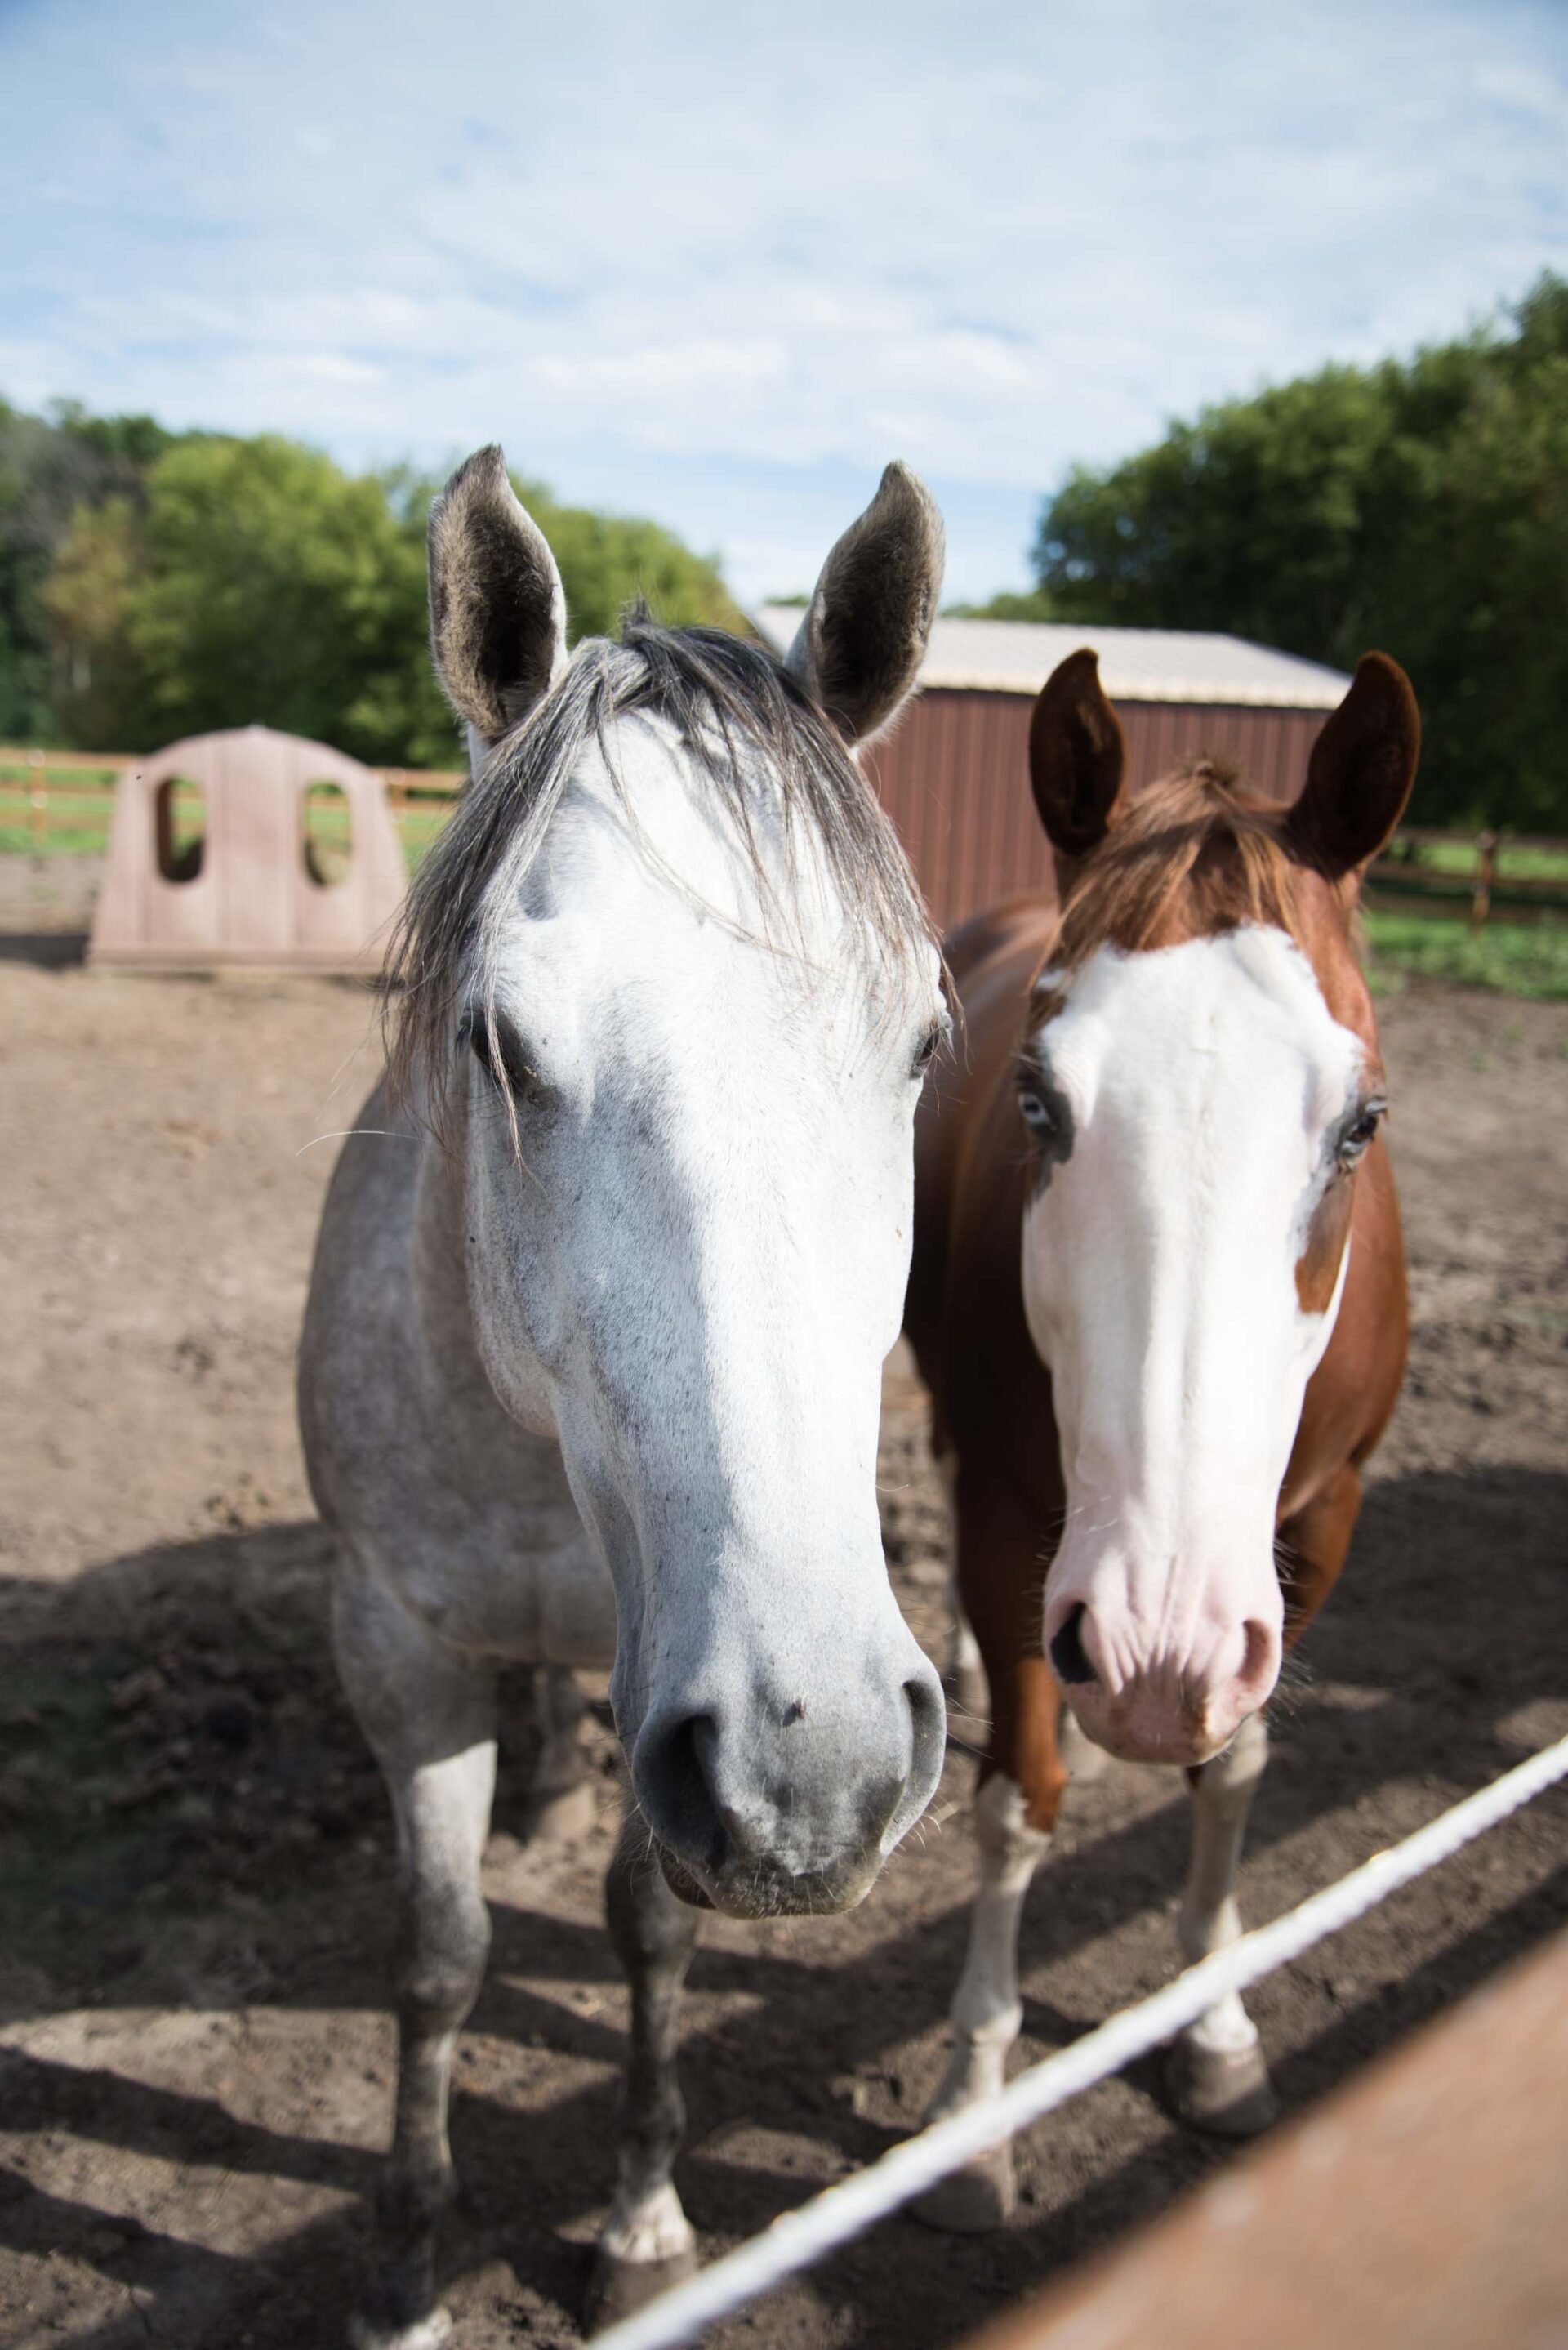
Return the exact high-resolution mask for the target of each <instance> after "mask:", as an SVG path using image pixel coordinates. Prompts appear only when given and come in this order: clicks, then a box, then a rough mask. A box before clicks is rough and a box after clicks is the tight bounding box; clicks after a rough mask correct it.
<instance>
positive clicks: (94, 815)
mask: <svg viewBox="0 0 1568 2350" xmlns="http://www.w3.org/2000/svg"><path fill="white" fill-rule="evenodd" d="M114 772H115V771H114V769H113V768H111V767H105V768H104V769H102V770H101V771H100V770H98V769H95V768H82V769H80V770H78V771H76V772H75V773H73V774H72V775H71V776H70V779H69V785H68V786H67V787H62V785H61V783H60V781H59V780H58V779H57V777H55V776H51V778H50V784H49V810H48V813H49V829H48V834H47V840H48V854H49V855H50V856H51V857H101V856H102V855H103V853H104V851H105V849H106V848H107V847H108V845H109V797H108V795H107V792H106V790H105V786H106V785H109V784H110V783H112V781H113V777H114ZM29 782H30V776H29V773H28V770H27V769H26V767H25V766H21V765H17V764H12V763H8V762H0V857H26V856H28V855H30V854H31V853H32V852H33V850H34V847H35V837H34V835H33V833H32V831H31V829H30V826H29V820H28V819H29V810H28V805H27V799H26V791H27V786H28V785H29ZM78 785H79V789H78V788H77V786H78ZM450 813H451V804H450V802H447V801H444V800H441V799H430V800H421V799H419V798H412V799H410V801H409V802H408V803H407V805H406V807H405V810H404V815H403V819H402V822H401V824H400V827H399V833H400V839H401V841H402V847H403V857H404V860H405V862H406V864H407V866H408V868H409V870H410V873H412V872H414V871H415V870H417V868H418V867H419V865H420V864H421V860H422V859H423V858H424V857H425V856H426V855H427V854H428V853H429V850H430V848H431V845H432V843H433V842H434V840H435V838H436V837H437V835H438V834H439V833H440V832H441V828H442V827H443V825H444V824H445V823H446V821H447V819H448V816H449V815H450ZM304 823H305V831H306V837H307V839H308V840H309V842H310V843H311V845H312V847H313V849H314V851H315V861H316V863H317V868H318V870H319V871H320V873H321V875H322V878H324V879H332V878H335V873H336V871H337V869H338V868H340V867H341V863H342V859H343V856H344V852H345V850H346V848H347V846H348V809H347V806H345V804H344V803H343V801H342V798H341V796H340V795H339V794H338V793H337V790H336V789H335V787H332V786H327V785H313V786H312V787H311V788H310V790H309V792H308V793H307V795H306V806H305V816H304ZM201 829H202V804H201V795H200V793H199V792H198V791H197V790H196V788H195V786H194V785H191V786H189V787H182V788H180V789H179V790H177V791H176V794H175V800H174V836H175V847H176V848H182V847H185V845H186V844H187V842H188V841H190V840H192V839H193V838H194V837H196V836H197V834H198V833H199V832H200V831H201ZM1502 864H1503V869H1504V873H1505V874H1511V875H1513V876H1515V877H1517V878H1518V879H1521V880H1524V879H1529V880H1533V881H1550V882H1561V883H1562V884H1563V886H1564V888H1568V848H1565V849H1552V848H1511V847H1509V846H1508V845H1507V844H1506V843H1505V844H1504V847H1503V851H1502ZM1473 866H1474V851H1473V849H1472V847H1470V845H1469V843H1467V842H1465V841H1458V840H1456V841H1424V842H1422V843H1421V844H1420V847H1419V857H1418V859H1417V860H1415V861H1414V862H1413V867H1412V870H1413V872H1416V873H1422V874H1433V875H1439V874H1440V875H1441V876H1443V877H1444V878H1445V879H1448V878H1450V877H1451V878H1452V879H1455V880H1460V879H1465V878H1468V876H1469V874H1470V872H1471V871H1472V870H1473ZM1500 896H1501V892H1500ZM1467 905H1468V901H1467V899H1464V898H1463V897H1460V898H1457V899H1455V901H1454V903H1453V907H1452V910H1449V908H1448V907H1447V906H1445V907H1444V908H1443V909H1442V910H1438V909H1437V908H1436V907H1432V906H1422V905H1419V904H1417V903H1416V902H1413V901H1410V900H1406V901H1404V902H1403V903H1401V901H1400V900H1399V899H1398V897H1397V890H1396V891H1393V892H1386V893H1385V892H1383V891H1381V890H1380V891H1379V893H1378V898H1377V899H1376V901H1375V902H1374V903H1372V904H1371V905H1369V906H1368V908H1367V910H1366V940H1367V948H1368V963H1369V969H1370V973H1371V979H1372V985H1373V989H1374V992H1375V993H1381V994H1387V993H1392V992H1394V991H1395V990H1397V989H1398V988H1401V987H1403V986H1404V985H1405V984H1406V983H1407V981H1408V980H1410V979H1434V980H1444V981H1448V982H1449V983H1453V984H1455V985H1458V986H1461V987H1484V988H1490V989H1492V990H1494V991H1497V992H1501V993H1504V994H1509V995H1526V996H1536V997H1542V998H1547V999H1557V1000H1568V919H1564V918H1563V916H1562V915H1560V914H1556V913H1552V914H1543V915H1542V917H1541V918H1540V919H1539V920H1534V921H1511V920H1507V919H1506V918H1503V919H1499V918H1498V915H1497V914H1495V913H1494V917H1493V920H1491V921H1490V923H1489V924H1488V925H1487V927H1486V929H1485V930H1484V931H1480V932H1477V933H1472V932H1471V931H1470V930H1469V925H1468V923H1467V922H1466V920H1464V915H1465V912H1466V910H1467Z"/></svg>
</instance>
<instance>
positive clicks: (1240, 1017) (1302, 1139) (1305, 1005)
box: [1023, 927, 1363, 1726]
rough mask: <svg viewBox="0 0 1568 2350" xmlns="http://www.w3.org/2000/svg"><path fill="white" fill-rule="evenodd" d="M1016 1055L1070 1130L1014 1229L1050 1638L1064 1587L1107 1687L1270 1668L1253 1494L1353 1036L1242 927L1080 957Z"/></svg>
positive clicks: (1320, 1320)
mask: <svg viewBox="0 0 1568 2350" xmlns="http://www.w3.org/2000/svg"><path fill="white" fill-rule="evenodd" d="M1034 1053H1035V1056H1036V1057H1037V1058H1038V1060H1039V1063H1040V1065H1041V1066H1042V1069H1043V1071H1044V1073H1045V1076H1046V1079H1047V1082H1048V1086H1049V1088H1050V1089H1051V1090H1052V1091H1053V1092H1054V1094H1055V1096H1056V1097H1058V1099H1059V1100H1060V1102H1061V1103H1062V1104H1064V1107H1065V1110H1066V1114H1067V1117H1068V1118H1070V1121H1071V1128H1072V1136H1071V1149H1070V1150H1069V1152H1068V1155H1067V1156H1066V1158H1065V1159H1064V1160H1063V1161H1061V1163H1058V1164H1055V1165H1054V1166H1052V1167H1051V1168H1050V1170H1049V1180H1048V1181H1047V1182H1046V1183H1045V1184H1044V1188H1043V1189H1042V1190H1041V1191H1039V1192H1038V1194H1037V1195H1036V1196H1035V1198H1034V1199H1033V1201H1032V1203H1031V1205H1030V1208H1029V1210H1028V1211H1027V1213H1026V1216H1025V1220H1024V1228H1023V1294H1024V1302H1025V1309H1026V1312H1027V1315H1028V1320H1029V1327H1030V1331H1031V1335H1032V1336H1033V1341H1034V1344H1035V1346H1036V1347H1037V1348H1038V1349H1039V1352H1040V1354H1041V1356H1042V1357H1043V1359H1044V1362H1045V1363H1046V1364H1047V1366H1048V1367H1049V1368H1050V1370H1051V1373H1052V1377H1053V1382H1054V1399H1055V1410H1056V1419H1057V1423H1058V1427H1059V1430H1060V1434H1061V1442H1062V1458H1063V1469H1064V1476H1065V1481H1066V1487H1067V1504H1068V1516H1067V1523H1066V1529H1065V1532H1064V1538H1063V1543H1062V1547H1061V1551H1060V1553H1059V1555H1058V1557H1057V1561H1056V1564H1055V1566H1054V1569H1053V1572H1052V1575H1051V1582H1050V1589H1049V1592H1048V1597H1047V1619H1046V1637H1047V1638H1048V1639H1049V1638H1053V1637H1054V1632H1055V1630H1056V1629H1057V1628H1059V1627H1060V1624H1061V1622H1062V1620H1063V1618H1064V1616H1065V1614H1066V1613H1067V1611H1068V1607H1069V1606H1071V1605H1074V1604H1077V1603H1079V1602H1081V1603H1083V1604H1084V1605H1085V1607H1087V1609H1088V1619H1087V1620H1086V1622H1085V1632H1086V1634H1087V1635H1088V1637H1089V1638H1090V1640H1091V1646H1090V1657H1091V1661H1092V1662H1093V1663H1094V1664H1095V1666H1096V1668H1097V1669H1098V1671H1099V1673H1100V1674H1101V1677H1102V1679H1103V1680H1104V1682H1105V1685H1106V1689H1107V1690H1109V1691H1110V1692H1111V1693H1112V1694H1113V1695H1114V1694H1116V1692H1117V1691H1119V1690H1124V1689H1127V1688H1130V1687H1133V1686H1134V1685H1137V1684H1140V1683H1141V1684H1145V1685H1147V1684H1150V1683H1158V1685H1159V1686H1160V1687H1162V1688H1163V1689H1164V1690H1166V1691H1167V1693H1168V1694H1170V1693H1171V1692H1174V1694H1175V1698H1176V1700H1178V1701H1179V1700H1181V1699H1182V1698H1184V1697H1185V1698H1192V1697H1194V1696H1196V1697H1198V1698H1199V1699H1201V1700H1205V1701H1207V1700H1208V1699H1209V1698H1210V1697H1215V1696H1216V1694H1217V1693H1218V1692H1222V1691H1223V1690H1224V1689H1225V1688H1226V1687H1227V1685H1228V1684H1230V1683H1231V1682H1232V1681H1233V1680H1234V1679H1235V1677H1236V1676H1238V1675H1240V1674H1241V1673H1242V1672H1243V1670H1244V1669H1247V1668H1248V1661H1249V1657H1250V1656H1251V1660H1252V1663H1253V1665H1256V1662H1257V1659H1258V1656H1259V1655H1260V1654H1261V1648H1260V1643H1261V1642H1264V1636H1265V1635H1266V1636H1267V1641H1266V1642H1264V1645H1268V1644H1272V1659H1273V1660H1274V1663H1275V1664H1277V1658H1278V1643H1279V1632H1280V1625H1281V1616H1282V1607H1281V1596H1280V1591H1279V1586H1278V1579H1277V1575H1276V1573H1275V1568H1274V1559H1273V1532H1274V1511H1275V1505H1276V1503H1277V1499H1278V1495H1279V1490H1280V1484H1281V1481H1282V1477H1283V1475H1284V1471H1285V1468H1286V1464H1287V1462H1288V1461H1289V1457H1290V1451H1291V1446H1292V1442H1293V1439H1294V1435H1295V1430H1296V1425H1297V1421H1298V1419H1299V1417H1300V1413H1301V1406H1302V1399H1303V1393H1304V1390H1305V1388H1306V1383H1307V1380H1308V1378H1310V1377H1311V1375H1312V1372H1313V1371H1314V1368H1315V1367H1316V1365H1317V1363H1318V1362H1319V1360H1320V1359H1321V1357H1322V1355H1323V1352H1324V1347H1326V1346H1327V1343H1328V1339H1329V1336H1330V1333H1331V1332H1332V1329H1333V1326H1334V1315H1335V1313H1336V1311H1337V1308H1338V1304H1339V1297H1340V1294H1341V1290H1342V1288H1343V1281H1344V1264H1343V1263H1342V1265H1341V1267H1340V1278H1339V1282H1338V1284H1336V1286H1335V1290H1334V1296H1333V1299H1332V1301H1331V1303H1330V1305H1329V1307H1328V1310H1327V1311H1326V1312H1324V1313H1322V1314H1310V1313H1306V1312H1303V1308H1302V1305H1301V1303H1300V1299H1299V1297H1298V1295H1297V1289H1296V1279H1295V1274H1296V1266H1297V1263H1298V1262H1299V1261H1300V1259H1301V1257H1302V1255H1303V1252H1304V1250H1305V1248H1306V1245H1307V1237H1308V1231H1309V1227H1310V1224H1311V1221H1312V1215H1313V1211H1314V1208H1315V1207H1316V1205H1317V1203H1318V1201H1320V1200H1321V1198H1322V1197H1323V1195H1324V1191H1325V1190H1326V1188H1327V1186H1328V1184H1329V1183H1330V1182H1331V1181H1333V1180H1335V1161H1334V1151H1335V1145H1336V1140H1337V1136H1338V1131H1339V1128H1340V1125H1341V1122H1342V1121H1343V1119H1344V1118H1345V1113H1346V1110H1347V1107H1349V1106H1350V1104H1351V1102H1352V1101H1353V1099H1354V1097H1355V1087H1356V1085H1357V1082H1358V1078H1359V1075H1360V1069H1361V1063H1362V1058H1363V1047H1362V1044H1361V1040H1360V1039H1359V1038H1358V1037H1357V1036H1356V1035H1354V1034H1353V1033H1352V1031H1350V1030H1349V1029H1347V1028H1345V1027H1344V1026H1342V1025H1341V1024H1339V1023H1337V1022H1336V1021H1335V1020H1334V1018H1333V1016H1332V1015H1331V1014H1330V1012H1329V1010H1328V1007H1327V1005H1326V1004H1325V1003H1324V998H1323V995H1322V993H1321V991H1320V990H1319V987H1318V984H1317V981H1316V979H1315V977H1314V973H1313V971H1312V967H1311V965H1310V964H1309V963H1308V962H1307V960H1306V958H1305V957H1304V956H1303V954H1302V953H1301V951H1300V950H1299V949H1298V948H1297V947H1296V946H1295V945H1294V944H1293V942H1292V941H1290V940H1289V939H1288V938H1287V937H1286V936H1285V935H1284V933H1283V932H1282V931H1277V930H1272V929H1267V928H1262V927H1248V928H1245V929H1241V930H1237V931H1231V932H1229V933H1226V934H1225V935H1223V936H1220V937H1218V938H1210V939H1199V940H1192V941H1188V942H1186V943H1184V944H1182V945H1179V946H1175V947H1169V948H1166V949H1163V950H1161V951H1156V952H1151V953H1137V954H1123V953H1121V952H1119V951H1116V949H1113V948H1106V949H1102V950H1101V951H1100V952H1099V953H1098V954H1097V955H1096V956H1095V957H1094V958H1092V959H1091V961H1090V962H1087V963H1086V964H1085V966H1084V968H1083V969H1082V971H1081V972H1078V974H1077V975H1076V976H1075V978H1074V980H1073V981H1072V983H1071V988H1070V993H1069V997H1068V1001H1067V1003H1066V1004H1065V1005H1064V1009H1063V1010H1062V1012H1061V1013H1060V1014H1058V1015H1057V1016H1056V1017H1055V1018H1054V1020H1052V1021H1050V1022H1049V1023H1048V1024H1046V1026H1045V1027H1044V1030H1042V1032H1041V1033H1040V1035H1039V1037H1038V1038H1037V1040H1036V1044H1035V1047H1034ZM1346 1254H1348V1252H1346ZM1249 1627H1253V1629H1252V1630H1251V1633H1250V1632H1249ZM1268 1679H1269V1681H1271V1682H1272V1669H1271V1670H1270V1671H1269V1673H1268ZM1262 1694H1263V1695H1266V1694H1267V1690H1266V1688H1265V1689H1264V1690H1263V1691H1262ZM1253 1701H1254V1702H1259V1701H1261V1699H1254V1700H1253ZM1232 1726H1233V1724H1232Z"/></svg>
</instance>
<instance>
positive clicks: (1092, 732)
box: [1029, 647, 1127, 858]
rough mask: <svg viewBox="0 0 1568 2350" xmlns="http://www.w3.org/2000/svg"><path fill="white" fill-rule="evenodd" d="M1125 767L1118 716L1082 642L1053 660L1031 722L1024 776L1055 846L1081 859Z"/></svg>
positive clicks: (1096, 837)
mask: <svg viewBox="0 0 1568 2350" xmlns="http://www.w3.org/2000/svg"><path fill="white" fill-rule="evenodd" d="M1126 767H1127V744H1126V743H1125V742H1124V741H1123V739H1122V730H1121V722H1120V721H1119V720H1118V718H1117V716H1116V712H1115V711H1114V710H1113V709H1112V708H1111V705H1110V703H1109V702H1107V701H1106V696H1105V691H1104V689H1103V687H1102V686H1101V684H1100V657H1099V655H1098V654H1097V653H1094V652H1090V651H1089V650H1088V649H1087V648H1086V647H1085V650H1083V651H1082V652H1076V653H1069V654H1068V656H1067V658H1066V660H1064V661H1061V662H1059V663H1058V665H1057V666H1056V668H1055V669H1054V670H1053V671H1052V672H1051V674H1050V676H1049V677H1048V678H1047V679H1046V681H1045V682H1044V685H1043V686H1042V687H1041V689H1040V699H1039V700H1038V702H1036V703H1035V704H1034V715H1033V718H1032V719H1031V720H1030V722H1029V777H1030V781H1031V782H1032V783H1033V786H1034V805H1035V806H1036V807H1037V808H1038V809H1039V811H1040V821H1041V823H1042V824H1043V825H1044V827H1045V831H1046V835H1047V837H1049V839H1050V842H1051V845H1052V847H1054V849H1056V850H1057V851H1058V853H1059V854H1060V855H1061V856H1063V857H1068V858H1073V857H1086V856H1087V855H1088V853H1089V851H1090V850H1091V849H1092V848H1097V847H1099V845H1100V843H1101V841H1102V840H1104V838H1105V837H1106V833H1107V831H1108V830H1109V829H1110V827H1111V825H1112V824H1113V823H1114V821H1115V818H1116V805H1117V802H1118V801H1119V800H1120V798H1121V792H1122V778H1123V775H1124V772H1125V770H1126Z"/></svg>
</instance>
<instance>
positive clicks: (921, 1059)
mask: <svg viewBox="0 0 1568 2350" xmlns="http://www.w3.org/2000/svg"><path fill="white" fill-rule="evenodd" d="M945 1034H946V1031H945V1030H944V1028H943V1026H942V1024H941V1022H940V1020H933V1021H932V1023H931V1024H930V1026H929V1028H928V1029H927V1031H926V1033H925V1035H923V1036H922V1037H921V1039H920V1041H919V1044H918V1045H916V1047H915V1075H916V1076H918V1077H919V1076H923V1075H924V1074H925V1072H926V1070H928V1069H929V1067H930V1066H931V1063H932V1062H933V1061H934V1060H935V1059H936V1057H937V1055H938V1053H939V1052H940V1049H941V1042H942V1038H943V1036H944V1035H945Z"/></svg>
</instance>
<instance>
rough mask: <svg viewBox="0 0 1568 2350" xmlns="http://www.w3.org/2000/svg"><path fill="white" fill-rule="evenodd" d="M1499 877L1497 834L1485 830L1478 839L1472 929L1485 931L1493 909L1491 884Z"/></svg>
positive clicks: (1472, 900) (1472, 898) (1472, 902)
mask: <svg viewBox="0 0 1568 2350" xmlns="http://www.w3.org/2000/svg"><path fill="white" fill-rule="evenodd" d="M1495 879H1497V835H1496V833H1495V832H1483V833H1481V834H1480V835H1479V836H1478V837H1477V840H1476V879H1475V889H1474V891H1473V893H1472V895H1471V898H1470V929H1471V931H1472V932H1473V931H1484V930H1485V928H1486V922H1487V916H1488V915H1489V914H1490V911H1491V885H1492V883H1493V881H1495Z"/></svg>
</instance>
